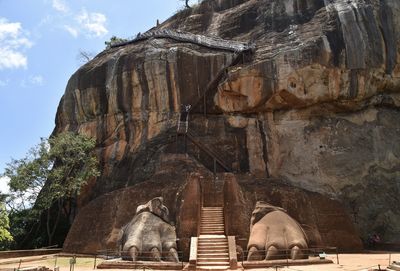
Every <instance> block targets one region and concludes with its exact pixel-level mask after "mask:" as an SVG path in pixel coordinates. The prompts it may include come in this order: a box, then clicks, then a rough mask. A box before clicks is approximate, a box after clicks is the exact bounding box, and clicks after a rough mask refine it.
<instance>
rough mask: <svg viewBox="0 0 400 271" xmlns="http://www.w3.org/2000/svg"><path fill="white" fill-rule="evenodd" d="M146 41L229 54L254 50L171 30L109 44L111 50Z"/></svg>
mask: <svg viewBox="0 0 400 271" xmlns="http://www.w3.org/2000/svg"><path fill="white" fill-rule="evenodd" d="M148 39H172V40H175V41H178V42H188V43H193V44H197V45H200V46H204V47H208V48H211V49H217V50H225V51H231V52H243V51H249V50H253V49H254V45H253V44H249V43H245V42H239V41H234V40H225V39H221V38H218V37H210V36H204V35H198V34H192V33H187V32H182V31H174V30H171V29H156V30H149V31H147V32H145V33H143V34H138V35H137V37H136V38H134V39H132V40H129V41H123V42H116V43H114V44H111V46H110V47H111V48H116V47H120V46H125V45H128V44H134V43H137V42H140V41H144V40H148Z"/></svg>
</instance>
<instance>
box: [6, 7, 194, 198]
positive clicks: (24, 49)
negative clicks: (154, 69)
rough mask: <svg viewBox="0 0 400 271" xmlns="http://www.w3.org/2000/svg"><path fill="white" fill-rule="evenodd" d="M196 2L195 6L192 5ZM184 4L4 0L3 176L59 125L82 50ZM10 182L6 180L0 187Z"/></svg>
mask: <svg viewBox="0 0 400 271" xmlns="http://www.w3.org/2000/svg"><path fill="white" fill-rule="evenodd" d="M192 2H197V0H193V1H192ZM182 6H183V2H181V1H179V0H147V1H139V0H113V1H109V0H0V174H1V173H2V172H3V171H4V168H5V166H6V163H7V162H9V161H10V160H11V157H13V158H22V157H23V156H24V155H25V154H26V152H27V151H28V150H29V148H31V147H33V146H34V145H36V144H37V143H39V140H40V138H41V137H48V136H49V135H50V133H51V132H52V130H53V128H54V118H55V114H56V110H57V106H58V103H59V101H60V99H61V96H62V95H63V93H64V90H65V86H66V84H67V81H68V79H69V77H70V76H71V75H72V74H73V73H74V72H75V71H76V70H77V69H78V67H79V66H80V65H81V64H82V62H81V61H80V60H79V59H78V54H79V51H86V52H90V53H93V54H97V53H99V52H101V51H102V50H103V49H104V47H105V46H104V41H106V40H109V39H110V37H111V36H113V35H115V36H118V37H123V38H129V37H133V36H135V35H136V34H137V33H138V32H144V31H146V30H147V29H149V28H151V27H153V26H154V25H155V24H156V21H157V19H159V20H160V22H162V21H164V20H165V19H167V18H168V17H170V16H171V15H173V14H174V13H175V12H176V11H177V10H178V9H179V8H181V7H182ZM5 186H6V180H5V179H4V178H0V190H3V191H4V187H5Z"/></svg>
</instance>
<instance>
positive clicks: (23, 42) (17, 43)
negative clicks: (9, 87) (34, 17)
mask: <svg viewBox="0 0 400 271" xmlns="http://www.w3.org/2000/svg"><path fill="white" fill-rule="evenodd" d="M32 45H33V43H32V42H31V41H30V40H29V39H28V38H27V37H26V34H25V32H24V31H23V29H22V27H21V23H19V22H16V23H10V22H8V20H7V19H5V18H0V70H3V69H16V68H26V67H27V66H28V58H27V57H26V55H25V50H26V49H28V48H30V47H32Z"/></svg>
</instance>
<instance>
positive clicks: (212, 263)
mask: <svg viewBox="0 0 400 271" xmlns="http://www.w3.org/2000/svg"><path fill="white" fill-rule="evenodd" d="M206 265H212V266H227V267H229V262H228V261H222V262H201V261H197V266H206Z"/></svg>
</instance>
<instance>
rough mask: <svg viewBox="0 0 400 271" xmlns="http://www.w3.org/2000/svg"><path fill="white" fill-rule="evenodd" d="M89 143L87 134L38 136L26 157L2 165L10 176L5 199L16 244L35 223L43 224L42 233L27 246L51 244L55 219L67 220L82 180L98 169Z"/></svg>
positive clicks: (70, 218)
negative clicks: (39, 140) (43, 232)
mask: <svg viewBox="0 0 400 271" xmlns="http://www.w3.org/2000/svg"><path fill="white" fill-rule="evenodd" d="M94 147H95V141H94V140H93V139H91V138H88V137H86V136H83V135H79V134H73V133H69V132H67V133H61V134H59V135H57V136H54V137H52V138H50V139H42V140H41V142H40V143H39V144H38V145H37V146H35V147H34V148H32V149H31V150H30V151H29V152H28V154H27V156H26V157H24V158H22V159H18V160H15V159H13V160H12V161H11V162H10V163H9V164H8V165H7V168H6V170H5V173H4V176H7V177H8V178H10V181H9V188H10V194H9V195H8V196H7V201H6V202H7V205H8V207H9V210H10V219H11V225H12V230H11V233H12V234H13V236H14V239H15V241H16V242H18V241H19V242H21V246H24V244H23V243H24V241H26V239H27V238H31V237H29V236H30V235H32V234H34V232H39V229H38V228H40V227H44V228H46V236H42V237H40V238H39V239H37V240H36V241H35V242H31V246H40V245H43V243H44V242H45V241H47V244H48V245H52V244H53V237H54V235H55V233H56V231H57V229H58V227H59V225H60V221H61V220H62V219H64V220H66V222H67V224H70V223H72V221H73V219H74V217H75V212H76V199H77V195H78V194H79V192H80V190H81V188H82V186H83V185H85V184H86V183H87V181H88V180H89V179H90V178H93V177H97V176H98V175H99V171H98V168H97V165H98V162H97V158H96V156H95V155H94V153H93V149H94ZM63 224H64V223H63Z"/></svg>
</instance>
